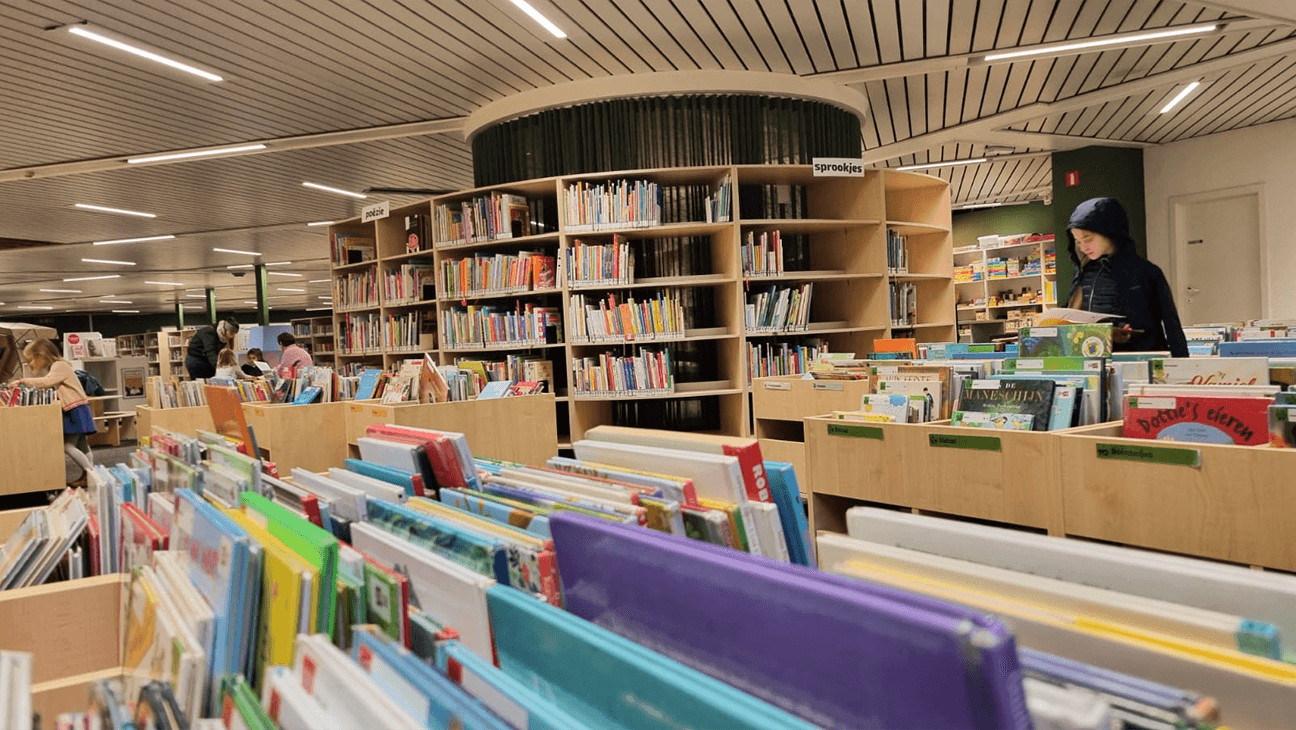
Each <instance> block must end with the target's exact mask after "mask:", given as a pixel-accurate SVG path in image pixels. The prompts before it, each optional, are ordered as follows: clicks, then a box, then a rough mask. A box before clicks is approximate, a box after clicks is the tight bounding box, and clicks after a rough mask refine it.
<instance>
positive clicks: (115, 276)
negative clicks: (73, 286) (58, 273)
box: [63, 274, 121, 284]
mask: <svg viewBox="0 0 1296 730" xmlns="http://www.w3.org/2000/svg"><path fill="white" fill-rule="evenodd" d="M120 278H121V274H104V275H102V276H76V277H73V278H71V279H64V280H63V283H65V284H66V283H67V282H69V281H99V280H100V279H120Z"/></svg>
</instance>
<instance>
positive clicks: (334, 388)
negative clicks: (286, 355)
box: [145, 366, 359, 409]
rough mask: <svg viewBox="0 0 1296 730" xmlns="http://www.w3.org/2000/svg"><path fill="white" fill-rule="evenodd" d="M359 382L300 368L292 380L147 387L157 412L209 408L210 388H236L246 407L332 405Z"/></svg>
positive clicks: (157, 381) (155, 379) (158, 382)
mask: <svg viewBox="0 0 1296 730" xmlns="http://www.w3.org/2000/svg"><path fill="white" fill-rule="evenodd" d="M358 384H359V380H358V378H356V377H353V376H347V375H342V374H339V373H337V372H335V371H334V370H333V368H330V367H322V366H313V367H307V368H300V369H299V370H298V372H297V373H296V374H295V376H294V377H292V378H280V377H278V376H277V375H274V374H273V371H272V373H271V375H270V376H269V377H267V378H257V379H249V380H244V379H234V378H198V379H196V380H180V379H179V378H174V377H170V378H164V377H160V376H156V375H155V376H150V377H149V378H148V381H147V382H146V383H145V397H146V399H147V403H148V406H149V407H150V408H155V409H168V408H193V407H200V406H206V405H207V404H208V401H207V387H208V386H220V387H228V388H233V389H234V391H235V393H236V394H237V395H238V399H239V400H240V401H241V402H243V403H295V404H298V405H302V404H306V403H332V402H334V401H341V400H351V399H352V398H354V397H355V392H356V387H357V385H358Z"/></svg>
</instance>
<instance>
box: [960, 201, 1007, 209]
mask: <svg viewBox="0 0 1296 730" xmlns="http://www.w3.org/2000/svg"><path fill="white" fill-rule="evenodd" d="M1001 206H1003V203H973V204H972V205H960V206H959V207H958V209H959V210H972V209H973V208H999V207H1001Z"/></svg>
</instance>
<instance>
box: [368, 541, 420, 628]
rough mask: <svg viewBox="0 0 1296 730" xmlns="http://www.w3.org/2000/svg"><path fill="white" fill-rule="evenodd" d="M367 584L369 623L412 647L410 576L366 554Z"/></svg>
mask: <svg viewBox="0 0 1296 730" xmlns="http://www.w3.org/2000/svg"><path fill="white" fill-rule="evenodd" d="M364 583H365V587H364V592H365V595H364V603H365V615H364V620H365V622H366V623H371V624H374V625H375V626H377V627H378V630H379V631H381V632H383V633H384V634H386V635H387V636H389V637H391V639H392V640H393V641H399V642H400V643H401V644H402V645H403V646H409V579H408V578H406V577H405V576H403V575H401V574H400V573H398V572H396V571H394V570H392V569H391V568H388V567H387V566H385V565H383V564H382V563H379V562H378V561H376V560H374V559H373V558H370V557H367V556H366V557H365V566H364Z"/></svg>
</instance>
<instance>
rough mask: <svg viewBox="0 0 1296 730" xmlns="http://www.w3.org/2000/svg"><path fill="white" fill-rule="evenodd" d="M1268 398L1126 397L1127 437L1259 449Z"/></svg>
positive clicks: (1264, 436) (1263, 437) (1266, 431)
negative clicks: (1257, 447)
mask: <svg viewBox="0 0 1296 730" xmlns="http://www.w3.org/2000/svg"><path fill="white" fill-rule="evenodd" d="M1270 403H1272V401H1271V400H1270V399H1268V398H1255V397H1251V398H1245V397H1233V396H1204V395H1165V396H1145V395H1137V396H1135V395H1131V396H1126V397H1125V425H1124V429H1123V431H1122V435H1124V436H1125V437H1126V438H1137V439H1158V440H1161V441H1186V442H1195V443H1206V444H1237V445H1239V446H1259V445H1260V444H1264V443H1268V440H1269V404H1270Z"/></svg>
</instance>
